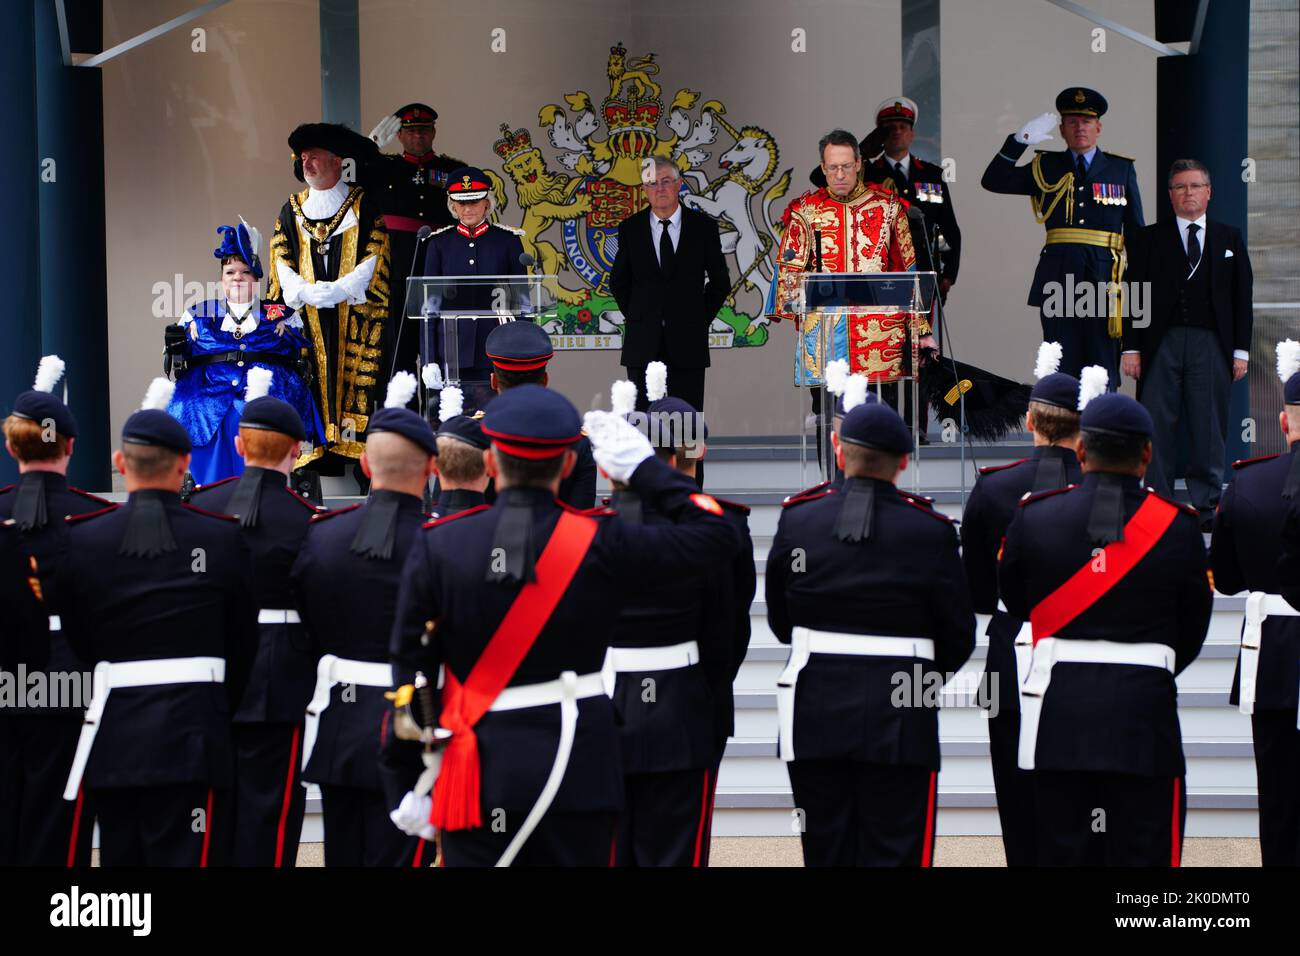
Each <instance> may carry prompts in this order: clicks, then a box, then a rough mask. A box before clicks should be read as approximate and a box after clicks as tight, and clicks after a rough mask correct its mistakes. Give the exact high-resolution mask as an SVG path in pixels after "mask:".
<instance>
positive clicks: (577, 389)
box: [104, 0, 1155, 434]
mask: <svg viewBox="0 0 1300 956" xmlns="http://www.w3.org/2000/svg"><path fill="white" fill-rule="evenodd" d="M1089 5H1090V6H1091V7H1093V8H1095V9H1097V10H1098V11H1100V12H1102V13H1104V14H1106V15H1108V16H1111V17H1113V18H1115V19H1116V20H1118V21H1120V22H1122V23H1124V24H1125V25H1127V26H1130V27H1133V28H1135V29H1138V30H1141V31H1143V32H1146V33H1149V32H1150V31H1151V27H1152V23H1151V19H1152V15H1151V12H1150V4H1128V3H1123V2H1120V0H1090V4H1089ZM188 8H189V7H188V5H187V4H178V3H177V2H175V0H172V2H159V0H105V25H106V26H105V29H106V34H107V36H106V41H107V42H108V43H112V42H115V41H116V40H118V39H121V38H125V37H127V36H130V35H133V34H134V33H138V32H140V31H141V30H144V29H147V28H148V27H150V26H153V25H156V24H158V23H161V22H163V21H164V20H166V19H168V18H169V17H172V16H175V15H176V14H177V13H179V12H181V11H182V10H183V9H188ZM317 10H318V3H317V2H316V0H234V2H232V3H230V4H229V5H228V6H226V7H222V8H220V9H219V10H217V11H216V12H214V13H211V14H208V15H206V16H204V17H202V18H200V19H199V20H197V21H195V22H194V23H193V24H191V25H190V27H195V26H202V27H203V28H204V29H206V31H207V44H208V52H207V53H205V54H198V53H193V52H191V50H190V44H191V40H190V35H189V32H188V28H183V29H182V30H180V31H175V32H173V33H171V34H168V35H167V36H165V37H163V38H161V39H159V40H156V41H154V42H153V43H150V44H148V45H146V46H143V47H141V48H139V49H136V50H134V51H132V52H130V53H128V54H126V55H124V56H122V57H120V58H118V59H116V60H114V61H112V62H110V63H109V64H107V65H106V66H105V67H104V99H105V163H106V172H107V181H108V199H107V204H108V209H107V212H108V236H107V239H108V265H109V314H110V375H111V382H112V414H113V423H114V427H115V428H116V427H117V426H119V425H120V423H121V421H122V420H123V418H124V417H125V416H126V415H127V414H128V413H129V412H130V410H131V409H132V408H133V407H134V406H135V403H136V402H137V401H138V399H139V396H140V395H141V394H142V392H143V389H144V386H145V384H146V383H147V381H148V379H149V377H151V376H152V375H154V374H157V371H158V368H159V364H158V362H159V358H158V356H159V349H160V343H159V339H160V336H161V327H162V325H163V323H164V321H165V319H163V318H157V317H155V316H154V315H153V314H152V304H153V302H154V299H155V294H154V292H153V287H154V284H155V283H156V282H159V281H165V282H167V283H171V282H172V276H173V275H174V274H175V273H177V272H179V273H182V274H183V275H184V277H185V279H186V280H198V281H209V280H213V279H215V278H216V271H217V270H216V263H215V260H214V259H213V258H212V254H211V253H212V249H213V247H214V246H215V245H216V236H215V233H214V232H213V230H214V229H215V227H216V226H217V225H218V224H219V223H222V222H230V221H233V219H234V217H235V216H236V214H240V213H242V214H243V215H244V216H245V217H246V218H247V219H248V220H249V221H250V222H252V223H253V224H254V225H256V226H258V227H259V228H260V229H262V231H263V232H264V233H266V234H267V235H269V233H270V228H271V225H272V223H273V219H274V216H275V215H276V213H277V211H278V209H279V206H280V204H281V203H282V202H283V201H284V198H285V196H286V195H287V194H288V192H289V191H290V190H291V189H293V188H295V187H296V186H297V183H296V181H295V180H294V179H293V176H292V172H291V168H290V163H289V161H288V147H287V146H286V145H285V137H286V136H287V134H288V132H289V130H290V129H291V128H292V127H293V126H294V125H295V124H297V123H298V122H302V121H307V120H315V119H318V118H319V116H320V73H319V70H320V64H319V26H318V20H317ZM634 11H635V12H634ZM642 11H653V15H651V14H650V13H647V12H642ZM942 15H943V30H942V37H943V108H944V123H943V136H944V152H945V154H946V155H948V156H950V157H952V158H953V159H954V160H956V163H957V181H956V182H955V183H954V184H953V191H954V198H955V204H956V208H957V213H958V216H959V219H960V222H961V224H962V227H963V233H964V237H965V243H966V245H965V252H964V256H963V263H962V276H961V279H960V280H959V282H958V285H957V287H956V289H955V290H954V292H953V295H952V298H951V299H950V311H951V316H952V320H951V322H952V330H953V334H954V340H955V343H956V345H957V346H958V354H959V357H961V358H963V359H966V360H968V361H972V362H975V363H976V364H983V365H985V366H987V367H989V368H991V369H994V370H996V371H1000V372H1003V373H1005V374H1009V375H1013V376H1017V377H1021V378H1026V377H1028V373H1029V370H1030V368H1031V367H1032V362H1033V353H1034V350H1035V348H1036V347H1037V344H1038V341H1039V333H1038V328H1037V319H1036V317H1035V316H1034V315H1033V314H1032V313H1031V312H1030V311H1029V310H1028V308H1027V307H1025V306H1024V304H1023V303H1024V300H1025V295H1026V290H1027V287H1028V282H1029V277H1030V274H1031V271H1032V267H1033V263H1034V259H1035V257H1036V256H1037V253H1038V249H1039V244H1040V242H1041V232H1042V230H1041V227H1038V226H1035V225H1034V223H1033V220H1032V217H1031V214H1030V211H1029V203H1028V201H1027V200H1024V199H1019V198H1011V197H1000V196H993V195H990V194H987V193H984V192H983V191H982V190H981V189H980V188H979V177H980V174H981V172H982V171H983V168H984V165H985V164H986V163H987V162H988V159H989V157H991V156H992V155H993V153H994V152H995V151H996V149H997V147H998V145H999V144H1000V142H1001V140H1002V138H1003V137H1004V136H1005V135H1006V134H1007V133H1009V132H1012V131H1014V130H1015V129H1016V128H1017V127H1018V126H1019V124H1020V123H1021V122H1023V121H1024V120H1026V119H1028V118H1030V117H1031V116H1034V115H1037V114H1038V113H1041V112H1043V111H1045V110H1048V109H1050V108H1051V106H1052V99H1053V97H1054V96H1055V93H1056V92H1057V91H1058V90H1059V89H1060V88H1061V87H1062V86H1064V85H1067V84H1070V85H1073V84H1085V85H1091V86H1095V87H1097V88H1098V89H1100V90H1102V91H1103V92H1104V93H1105V94H1106V95H1107V96H1108V97H1109V98H1110V100H1111V103H1112V113H1111V114H1110V115H1109V116H1108V117H1107V119H1106V121H1105V125H1106V130H1105V133H1104V136H1103V144H1104V145H1106V146H1108V147H1110V148H1113V149H1115V150H1116V151H1118V152H1121V153H1126V154H1129V155H1134V156H1136V157H1137V158H1138V161H1139V171H1140V175H1141V185H1142V189H1143V193H1144V195H1151V190H1152V189H1153V188H1154V186H1155V170H1154V168H1153V164H1154V153H1155V133H1154V129H1153V127H1152V125H1151V120H1150V118H1151V117H1153V116H1154V103H1155V54H1154V53H1152V52H1151V51H1149V50H1146V49H1145V48H1143V47H1140V46H1138V45H1137V44H1135V43H1133V42H1132V41H1130V40H1127V39H1124V38H1123V37H1120V36H1117V35H1114V34H1112V35H1111V36H1109V37H1108V52H1107V53H1105V54H1095V53H1092V52H1090V50H1089V43H1090V40H1091V36H1090V30H1091V28H1092V26H1091V24H1089V23H1088V22H1087V21H1084V20H1082V19H1080V18H1078V17H1076V16H1074V15H1072V14H1069V13H1066V12H1065V11H1063V10H1060V9H1059V8H1057V7H1054V6H1052V5H1050V4H1048V3H1046V2H1044V0H994V2H981V3H972V2H970V0H961V2H957V0H948V2H945V3H944V4H943V7H942ZM899 22H900V21H899V5H898V2H897V0H834V2H822V3H817V4H811V5H807V6H800V5H795V4H790V3H783V2H779V0H754V2H744V0H715V2H712V3H708V4H700V3H696V2H687V0H660V2H658V3H656V4H653V5H644V6H642V5H634V4H632V3H614V2H586V0H569V2H560V0H553V2H546V3H540V2H531V0H509V2H507V0H489V2H476V3H473V4H451V3H442V2H438V3H424V2H419V3H415V2H412V3H407V2H404V0H361V75H362V89H361V106H362V117H361V121H362V123H361V125H362V132H366V131H368V130H369V129H370V127H371V126H373V125H374V123H375V122H376V121H377V119H378V118H379V117H380V116H382V115H383V114H384V113H386V112H388V111H391V110H392V109H393V108H395V107H396V106H398V105H400V104H402V103H405V102H407V101H410V100H424V101H427V102H429V103H431V104H432V105H433V106H434V107H435V108H436V109H437V110H438V112H439V114H440V119H439V124H438V141H437V143H436V148H438V149H440V150H442V151H445V152H448V153H452V154H454V155H458V156H461V157H462V158H464V159H466V160H468V161H471V162H475V163H478V164H480V165H485V166H487V167H489V168H492V169H495V170H497V171H498V172H499V171H500V163H499V162H496V159H497V157H496V156H494V155H493V154H492V152H491V144H492V142H493V141H494V140H495V139H496V138H497V136H498V131H497V127H498V125H499V124H500V123H502V122H506V123H509V124H510V126H511V128H512V129H513V128H516V127H520V126H523V127H526V128H527V129H528V130H529V131H530V133H531V134H532V136H533V141H534V143H536V144H538V145H539V146H540V147H541V149H542V151H543V153H544V154H545V156H546V158H547V160H548V162H549V164H550V168H551V169H552V170H558V169H560V166H559V164H558V162H557V161H556V155H557V151H556V150H555V149H554V148H552V147H551V145H550V144H549V142H547V140H546V134H545V130H544V129H543V128H541V127H540V126H539V125H538V118H537V113H538V110H539V109H540V108H541V107H542V106H543V105H545V104H548V103H560V104H562V103H563V100H562V99H561V97H562V96H563V95H564V94H566V93H571V92H573V91H575V90H580V89H581V90H586V91H588V92H589V93H590V94H591V96H592V98H593V100H595V101H596V102H597V103H599V101H600V100H601V99H602V98H603V97H604V95H605V93H606V92H607V81H606V79H605V63H606V58H607V55H608V51H609V47H610V46H611V45H612V44H614V43H615V42H618V41H622V42H623V43H624V45H625V46H627V47H628V49H629V52H630V54H632V55H638V54H643V53H647V52H654V53H655V54H657V57H656V62H657V63H658V64H659V66H660V69H661V72H660V73H659V74H658V76H657V77H656V80H658V81H659V82H660V83H661V84H662V85H663V88H664V94H663V96H664V101H665V106H667V104H668V102H669V101H670V99H671V97H672V95H673V94H674V93H675V92H676V91H677V90H678V89H680V88H682V87H689V88H690V89H691V90H695V91H698V92H699V93H700V101H701V102H703V101H706V100H710V99H716V100H720V101H722V102H723V103H724V104H725V105H726V108H727V114H726V115H727V118H728V120H730V121H731V122H732V123H734V124H736V125H742V124H755V125H758V126H761V127H764V128H766V129H767V130H769V131H770V132H772V133H773V134H774V136H775V139H776V141H777V143H778V144H779V146H780V150H781V156H780V164H779V166H778V174H779V171H781V170H784V169H786V168H792V169H793V182H792V186H791V191H790V193H789V196H788V197H787V198H792V197H793V196H794V195H796V194H797V193H798V192H799V191H801V190H802V189H804V188H805V187H806V174H807V171H808V169H809V168H810V167H811V166H812V165H813V164H814V163H815V162H816V141H817V138H818V136H820V134H821V133H822V132H824V131H825V130H826V129H828V128H830V127H831V126H834V125H846V126H849V127H850V128H852V129H854V130H855V131H857V132H865V129H866V127H867V125H868V124H869V123H870V115H871V111H872V109H873V108H874V106H875V104H876V102H878V101H879V100H880V99H882V98H883V97H885V96H887V95H889V94H891V93H896V92H898V91H899V88H900V82H899V70H900V62H901V57H900V52H899V30H900V26H899ZM496 27H501V28H504V29H505V30H506V52H505V53H493V52H491V50H490V43H491V39H492V36H491V32H490V31H491V30H492V29H493V28H496ZM795 28H802V29H803V30H805V31H806V33H807V48H808V52H806V53H793V52H792V51H791V31H792V30H793V29H795ZM692 115H693V116H695V117H698V115H699V110H698V105H697V107H696V109H694V110H693V111H692ZM661 128H662V127H661ZM597 135H598V136H602V135H603V132H602V133H598V134H597ZM731 145H732V141H731V139H730V137H728V136H727V135H726V134H725V133H723V134H721V135H720V137H719V139H718V142H717V143H716V144H715V145H714V146H711V147H707V148H708V149H709V151H710V152H711V153H712V154H713V155H712V157H711V158H710V160H709V161H708V162H707V163H706V164H705V167H704V169H705V171H706V172H707V173H708V174H709V175H710V177H712V176H714V175H717V173H718V172H719V169H718V167H717V165H716V162H717V158H718V155H719V154H720V153H721V152H723V151H724V150H726V149H727V148H729V147H730V146H731ZM1049 145H1052V146H1055V147H1059V145H1060V143H1059V141H1056V142H1055V143H1054V144H1049ZM390 148H391V147H390ZM930 158H934V159H938V158H939V157H930ZM508 194H509V197H510V208H509V209H508V210H507V212H506V214H505V216H504V221H506V222H508V223H510V224H517V223H518V221H519V210H518V209H517V208H516V203H515V198H514V192H513V189H512V188H509V189H508ZM783 203H784V200H782V201H781V203H780V204H778V208H777V213H778V214H779V211H780V206H781V205H783ZM755 208H757V203H755ZM557 234H558V227H553V229H552V231H551V233H550V234H549V236H550V237H552V238H557V239H558V236H557ZM730 264H731V265H732V268H733V272H734V270H735V265H734V262H732V263H730ZM567 281H568V282H569V284H571V285H573V284H576V280H575V279H574V277H572V276H568V277H567ZM741 304H742V305H743V306H745V307H746V311H750V312H753V311H754V310H756V309H757V308H758V303H757V301H756V299H755V297H753V296H750V297H747V298H742V300H741ZM772 331H773V335H772V340H771V341H770V342H769V343H768V344H767V345H766V346H764V347H762V348H758V349H744V350H729V351H728V350H714V352H713V353H712V354H713V368H712V370H711V372H710V374H709V379H708V382H709V399H708V406H707V409H706V410H707V412H708V415H709V418H710V422H711V426H712V428H713V429H714V431H715V433H722V434H735V433H742V432H744V433H773V432H790V431H792V430H793V429H794V428H795V427H796V425H797V423H798V421H799V419H800V417H801V412H802V408H803V402H802V401H801V396H799V395H798V393H796V392H795V391H794V390H793V388H792V387H791V386H790V385H789V382H790V356H791V341H790V330H789V329H788V328H784V327H781V326H776V327H774V328H773V330H772ZM617 361H618V353H617V352H587V353H570V354H565V355H561V356H560V357H558V358H557V360H556V362H555V366H554V376H553V377H554V378H555V379H556V380H558V381H557V384H559V385H560V386H561V387H562V388H563V390H564V391H565V392H566V393H567V394H569V396H570V397H571V398H572V399H573V400H574V401H575V402H576V403H578V404H579V405H580V406H582V407H586V406H588V405H590V404H591V403H592V402H593V400H594V399H595V398H596V396H597V395H603V394H605V393H606V392H607V390H608V386H609V382H610V381H611V380H612V379H613V378H615V377H618V376H620V375H621V372H622V370H621V368H620V367H619V366H618V364H617Z"/></svg>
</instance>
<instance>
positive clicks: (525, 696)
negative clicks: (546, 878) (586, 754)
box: [435, 671, 605, 866]
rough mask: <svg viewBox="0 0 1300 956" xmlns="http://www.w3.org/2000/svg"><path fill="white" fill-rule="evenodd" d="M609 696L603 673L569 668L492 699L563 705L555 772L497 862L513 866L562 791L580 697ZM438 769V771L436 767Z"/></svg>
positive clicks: (495, 705) (503, 704)
mask: <svg viewBox="0 0 1300 956" xmlns="http://www.w3.org/2000/svg"><path fill="white" fill-rule="evenodd" d="M603 696H605V684H604V681H603V680H601V676H600V675H599V674H583V675H582V676H579V675H577V674H575V673H574V672H573V671H565V672H564V673H563V674H561V675H560V677H559V679H558V680H551V681H546V682H545V683H542V684H524V685H522V686H520V687H507V688H506V689H505V690H503V691H502V692H501V694H500V695H499V696H498V697H497V699H496V700H494V701H493V702H492V706H491V707H490V708H489V709H490V710H497V711H501V710H525V709H527V708H529V707H546V706H553V705H555V704H559V705H560V740H559V745H558V746H557V747H556V748H555V760H554V762H553V763H552V764H551V772H550V774H549V775H548V776H547V778H546V783H545V785H543V787H542V792H541V793H539V794H538V795H537V802H536V803H534V804H533V808H532V809H531V810H529V811H528V816H527V817H525V818H524V822H523V825H522V826H521V827H520V828H519V832H518V833H516V834H515V837H514V839H513V840H511V841H510V845H509V846H507V847H506V851H505V852H504V853H502V854H501V859H499V860H497V866H509V865H510V864H511V863H513V862H514V859H515V857H516V856H518V854H519V851H520V850H521V849H523V846H524V843H526V842H527V840H528V838H529V837H530V836H531V835H532V832H533V831H534V830H536V829H537V824H539V823H541V822H542V817H544V816H546V811H547V810H549V809H550V808H551V804H552V803H553V802H554V800H555V795H556V794H557V793H559V792H560V784H562V783H563V782H564V773H565V771H566V770H568V769H569V757H570V756H572V754H573V738H574V737H575V736H576V735H577V732H578V701H579V700H581V699H583V698H585V697H603ZM435 773H436V771H435Z"/></svg>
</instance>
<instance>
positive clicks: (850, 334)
mask: <svg viewBox="0 0 1300 956" xmlns="http://www.w3.org/2000/svg"><path fill="white" fill-rule="evenodd" d="M784 222H785V232H784V234H783V235H782V237H781V248H780V250H779V251H778V253H777V257H776V259H777V277H776V282H774V283H773V296H772V304H771V307H770V308H769V310H768V315H769V317H770V318H771V319H773V320H774V321H779V320H781V319H790V320H792V321H796V322H798V320H799V318H800V317H799V316H798V315H797V314H796V313H795V311H794V310H795V309H796V308H797V304H798V299H799V280H800V276H801V275H802V274H803V273H804V272H816V271H817V269H818V263H817V255H816V250H815V249H814V248H813V239H814V234H815V233H817V232H820V233H821V271H822V272H839V273H855V272H910V271H912V270H913V269H914V268H915V267H916V254H915V252H914V251H913V249H912V233H911V230H910V229H909V228H908V225H907V215H906V212H905V211H904V203H903V201H902V200H901V199H900V198H899V197H898V195H897V193H894V192H890V191H887V190H884V189H879V188H877V187H875V186H872V185H859V186H858V188H857V190H855V191H854V192H853V193H852V194H851V195H850V196H849V198H848V199H847V200H839V199H836V198H834V197H833V196H831V194H830V193H829V192H828V191H827V190H826V189H825V188H824V187H823V188H821V189H817V190H814V191H812V192H808V193H805V194H804V195H802V196H800V197H799V198H798V199H796V200H794V202H792V203H790V205H789V206H788V207H786V210H785V217H784ZM803 319H804V321H803V327H802V328H799V331H798V335H797V339H798V352H797V354H796V361H795V384H796V385H820V384H821V382H822V375H823V370H824V369H825V367H826V362H827V360H828V358H829V359H835V358H844V359H847V360H848V362H849V367H850V368H851V369H852V371H854V372H860V373H862V374H865V375H866V376H867V377H868V378H869V379H870V381H872V382H893V381H897V380H898V379H899V378H900V377H901V376H902V375H903V374H904V367H905V362H904V353H905V351H906V350H907V349H908V347H909V346H908V334H907V323H908V321H909V319H910V320H911V321H913V322H915V323H916V334H917V336H918V337H920V336H923V335H927V334H929V332H930V326H929V323H928V322H926V321H925V319H924V318H923V317H918V316H915V315H914V314H913V313H907V312H897V311H868V312H862V313H850V314H848V315H842V314H841V315H836V316H835V318H834V321H835V324H836V327H835V328H834V330H833V333H834V334H833V335H832V345H831V351H832V354H831V355H830V356H829V357H828V356H825V355H823V354H822V349H823V346H822V342H821V338H822V336H821V333H820V328H819V327H820V323H821V321H822V319H823V316H822V314H821V313H820V312H810V313H809V314H808V315H806V316H803Z"/></svg>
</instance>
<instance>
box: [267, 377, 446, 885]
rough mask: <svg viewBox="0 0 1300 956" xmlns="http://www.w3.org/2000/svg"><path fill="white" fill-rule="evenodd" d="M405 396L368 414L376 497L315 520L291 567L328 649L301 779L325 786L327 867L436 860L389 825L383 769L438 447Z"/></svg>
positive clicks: (317, 644)
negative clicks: (403, 618)
mask: <svg viewBox="0 0 1300 956" xmlns="http://www.w3.org/2000/svg"><path fill="white" fill-rule="evenodd" d="M401 374H402V373H399V375H401ZM392 393H393V386H392V385H390V386H389V397H388V398H386V399H385V401H386V402H391V401H393V400H394V399H393V397H392ZM405 398H406V400H409V398H410V396H409V394H408V395H406V396H405ZM405 404H406V401H405V400H402V401H399V402H398V403H397V404H396V405H394V406H392V407H385V408H383V409H380V410H379V411H377V412H376V413H375V415H374V417H373V418H371V419H370V431H369V434H368V436H367V439H366V451H365V453H364V454H363V456H362V458H361V467H362V470H363V471H365V472H366V474H367V475H368V476H369V477H370V481H371V486H370V496H369V497H368V498H367V499H366V501H365V502H364V503H363V504H360V505H353V506H352V507H350V508H340V509H338V510H336V511H333V512H330V513H329V514H322V515H317V516H316V517H315V518H313V519H312V522H311V526H310V527H309V529H308V531H307V536H306V538H305V539H304V541H303V544H302V549H301V551H300V553H299V555H298V559H297V561H296V562H295V563H294V565H293V570H292V571H291V573H290V576H291V578H292V581H293V586H294V590H295V593H296V594H297V604H298V608H299V610H300V613H301V615H302V622H303V624H304V626H305V627H306V630H307V633H308V635H309V636H310V638H311V641H312V647H313V651H314V652H315V654H316V655H318V656H319V657H320V660H319V663H318V665H317V671H316V690H315V692H314V694H313V695H312V699H311V703H310V705H309V707H308V711H307V725H306V732H305V734H304V745H303V758H302V759H303V773H302V778H303V779H304V780H306V781H308V782H311V783H316V784H319V786H320V791H321V802H322V810H323V814H324V828H325V865H326V866H412V865H415V866H419V865H421V863H423V864H424V865H428V864H429V863H432V862H433V853H432V852H431V849H429V848H426V845H425V843H424V841H422V840H419V839H415V838H411V837H408V836H406V835H405V834H403V833H402V832H401V831H400V830H398V829H397V828H395V827H394V826H393V824H392V823H391V822H389V819H388V807H387V806H386V801H385V799H384V794H383V788H382V782H381V780H380V775H379V766H378V755H379V749H380V747H381V746H382V745H383V743H384V741H385V738H386V737H387V735H388V734H389V733H390V730H391V728H390V726H389V723H388V718H389V716H390V714H391V708H390V707H389V706H388V704H387V702H386V701H385V700H384V692H385V691H387V690H389V689H390V688H391V687H392V686H393V684H392V678H391V671H390V669H389V664H388V633H389V631H390V630H391V628H392V623H393V612H394V608H395V606H396V603H397V588H398V581H399V578H400V575H401V571H402V564H403V562H404V561H405V559H406V556H407V553H408V552H409V550H410V548H411V545H412V543H413V542H414V540H415V537H416V534H417V533H418V531H419V529H420V526H421V525H422V524H423V523H424V522H425V520H426V515H425V513H424V511H423V496H424V488H425V483H426V482H427V481H428V479H429V476H430V475H431V474H433V460H434V455H435V454H436V453H437V444H436V442H435V440H434V435H433V430H432V429H431V428H429V425H428V423H427V422H426V421H425V420H424V419H423V418H422V417H421V416H420V415H419V414H418V413H416V412H414V411H411V410H410V409H408V408H405V407H404V406H405Z"/></svg>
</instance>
